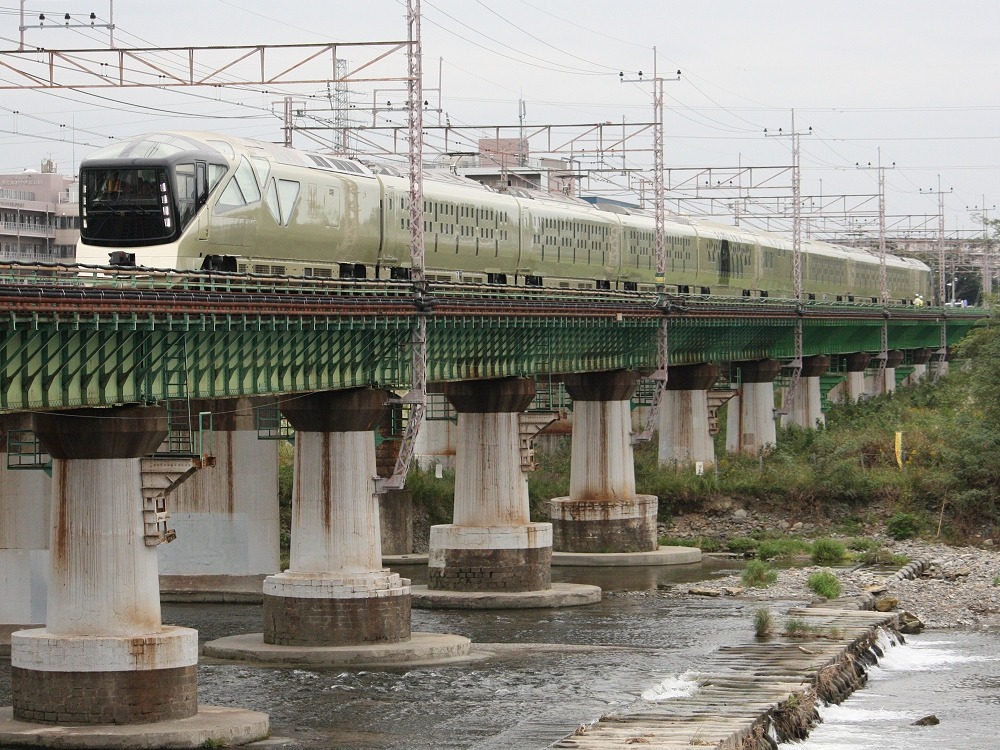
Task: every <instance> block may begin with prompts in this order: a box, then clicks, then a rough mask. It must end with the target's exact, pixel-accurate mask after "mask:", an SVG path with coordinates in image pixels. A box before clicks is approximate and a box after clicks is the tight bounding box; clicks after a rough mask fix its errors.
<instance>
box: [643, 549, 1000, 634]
mask: <svg viewBox="0 0 1000 750" xmlns="http://www.w3.org/2000/svg"><path fill="white" fill-rule="evenodd" d="M883 546H884V548H885V549H887V550H889V551H890V552H892V553H894V554H902V555H906V556H907V557H908V558H909V559H910V560H923V561H925V562H926V563H928V566H929V567H927V569H925V570H924V572H923V574H922V575H920V576H919V577H918V578H915V579H913V580H909V579H905V578H899V577H898V576H896V575H894V573H893V569H889V570H887V569H873V568H867V567H857V566H855V567H853V568H828V567H823V566H815V565H813V566H809V567H803V568H791V569H784V570H780V571H779V573H778V580H777V581H776V582H775V583H773V584H771V585H770V586H768V587H766V588H747V587H744V586H743V585H742V583H741V582H740V577H739V575H729V576H725V577H722V578H718V579H713V580H712V581H710V582H705V583H702V584H699V585H698V586H697V587H694V588H695V589H696V590H702V591H704V593H703V594H691V593H689V592H690V590H691V588H692V587H690V586H687V585H679V586H674V587H672V588H668V589H663V590H661V591H660V592H659V594H660V595H661V596H664V597H682V596H683V597H687V596H697V595H710V594H709V591H712V592H720V593H719V594H718V595H721V596H738V597H741V598H746V599H755V600H763V601H767V600H783V601H796V600H801V601H803V602H810V601H813V600H815V599H816V598H817V597H816V595H815V594H814V593H813V592H812V591H811V590H810V589H809V587H808V586H807V585H806V581H807V579H808V578H809V575H810V574H811V573H815V572H816V571H818V570H830V571H832V572H833V573H834V574H835V575H836V576H837V578H838V579H839V580H840V582H841V584H842V586H843V594H842V596H844V597H850V596H857V595H859V594H863V593H865V592H866V591H867V590H869V588H870V587H880V586H884V587H885V588H886V589H887V591H886V592H885V593H877V594H876V596H877V597H894V598H896V599H898V600H899V602H898V604H897V606H896V609H901V610H906V611H907V612H910V613H911V614H914V615H916V616H917V617H919V618H920V620H921V621H922V622H923V623H924V625H925V626H926V627H928V628H1000V585H998V584H1000V552H997V551H994V550H992V549H984V548H976V547H948V546H945V545H941V544H930V543H927V542H921V541H913V540H910V541H904V542H894V541H891V540H887V541H885V543H884V545H883ZM706 590H707V591H706Z"/></svg>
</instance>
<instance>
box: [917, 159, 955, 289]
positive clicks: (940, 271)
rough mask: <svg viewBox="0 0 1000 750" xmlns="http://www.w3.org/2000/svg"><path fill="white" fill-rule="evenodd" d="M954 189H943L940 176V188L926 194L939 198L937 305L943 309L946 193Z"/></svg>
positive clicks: (939, 176)
mask: <svg viewBox="0 0 1000 750" xmlns="http://www.w3.org/2000/svg"><path fill="white" fill-rule="evenodd" d="M951 191H952V188H948V190H947V191H945V190H942V189H941V175H938V186H937V190H928V191H926V193H924V191H923V190H921V191H920V192H921V193H924V194H925V195H936V196H937V198H938V216H937V218H938V231H937V250H938V269H937V270H938V273H937V278H938V283H937V299H936V300H935V303H936V304H937V305H938V307H943V306H944V303H945V302H947V301H948V300H947V295H946V293H945V291H946V287H945V257H944V196H945V194H946V193H950V192H951Z"/></svg>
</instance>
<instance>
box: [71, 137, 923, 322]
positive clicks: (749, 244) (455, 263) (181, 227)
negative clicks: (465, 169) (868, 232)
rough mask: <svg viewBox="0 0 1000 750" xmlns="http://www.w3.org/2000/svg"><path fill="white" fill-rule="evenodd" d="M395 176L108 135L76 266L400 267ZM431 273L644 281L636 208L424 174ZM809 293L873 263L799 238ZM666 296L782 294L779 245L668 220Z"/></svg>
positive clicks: (402, 212) (231, 144) (87, 203)
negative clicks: (111, 140) (115, 138)
mask: <svg viewBox="0 0 1000 750" xmlns="http://www.w3.org/2000/svg"><path fill="white" fill-rule="evenodd" d="M409 216H410V214H409V183H408V181H407V179H406V177H405V176H404V175H403V174H401V173H400V172H398V171H396V170H394V169H392V168H389V167H369V166H366V165H365V164H362V163H361V162H359V161H356V160H353V159H347V158H341V157H334V156H330V155H326V154H318V153H311V152H306V151H299V150H294V149H289V148H285V147H283V146H278V145H275V144H271V143H265V142H262V141H254V140H249V139H245V138H238V137H234V136H225V135H219V134H215V133H201V132H169V133H153V134H150V135H145V136H140V137H137V138H134V139H130V140H125V141H121V142H117V143H115V144H114V145H112V146H108V147H106V148H103V149H101V150H100V151H97V152H95V153H94V154H92V155H91V156H90V157H88V158H87V159H86V160H85V161H84V162H83V163H82V164H81V166H80V219H81V232H80V234H81V237H80V243H79V245H78V247H77V261H78V262H80V263H89V264H95V265H108V264H109V263H110V264H111V265H118V266H138V267H144V268H159V269H178V270H199V269H201V270H216V271H232V272H242V273H252V274H265V275H282V276H283V275H290V276H310V277H322V278H352V279H392V278H395V279H405V278H408V277H409V263H410V259H409V241H410V227H409V221H410V218H409ZM424 238H425V243H424V247H425V250H424V253H425V269H426V275H427V278H428V279H429V280H430V281H438V282H468V283H482V284H503V285H524V286H535V287H555V288H563V289H608V290H620V291H652V290H654V289H655V288H656V285H657V279H656V253H655V242H654V217H653V215H652V213H651V212H650V211H646V210H642V209H635V208H628V207H624V206H621V205H617V204H610V203H601V202H597V203H590V202H587V201H583V200H579V199H576V198H570V197H566V196H562V195H552V194H548V193H543V192H539V191H529V190H522V189H512V190H511V191H509V192H506V193H498V192H495V191H493V190H491V189H488V188H485V187H483V186H482V185H480V184H479V183H477V182H474V181H472V180H468V179H465V178H462V177H457V176H455V175H452V174H450V173H436V172H428V173H427V174H426V177H425V181H424ZM802 250H803V261H802V262H803V266H802V271H803V292H804V294H805V295H807V297H808V298H809V299H815V300H828V301H844V302H875V301H877V300H878V297H879V259H878V257H877V256H876V255H873V254H872V253H869V252H866V251H860V250H850V249H846V248H843V247H840V246H837V245H832V244H828V243H822V242H804V243H803V245H802ZM665 253H666V273H665V278H664V283H665V284H666V287H667V289H668V291H671V292H674V293H677V294H695V295H729V296H743V297H785V298H787V297H792V296H793V284H792V243H791V242H790V241H789V240H787V239H784V238H782V237H779V236H777V235H773V234H768V233H764V232H757V231H753V230H746V229H743V228H739V227H728V226H723V225H718V224H712V223H709V222H702V221H696V220H693V219H687V218H684V217H677V216H672V217H669V218H668V220H667V221H666V222H665ZM886 270H887V278H888V288H889V297H890V300H891V301H892V302H893V303H896V304H908V303H910V302H912V300H913V299H914V297H915V295H917V294H921V295H923V296H925V297H928V298H929V297H930V271H929V268H928V267H927V266H926V265H925V264H923V263H921V262H919V261H917V260H913V259H909V258H900V257H895V256H889V257H888V258H887V261H886Z"/></svg>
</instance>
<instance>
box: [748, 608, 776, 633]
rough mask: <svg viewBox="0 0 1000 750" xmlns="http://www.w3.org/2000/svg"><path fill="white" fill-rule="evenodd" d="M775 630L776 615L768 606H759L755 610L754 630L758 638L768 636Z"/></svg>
mask: <svg viewBox="0 0 1000 750" xmlns="http://www.w3.org/2000/svg"><path fill="white" fill-rule="evenodd" d="M773 630H774V615H772V614H771V610H769V609H768V608H767V607H757V609H755V610H754V611H753V632H754V635H756V636H757V637H758V638H766V637H767V636H769V635H771V633H772V632H773Z"/></svg>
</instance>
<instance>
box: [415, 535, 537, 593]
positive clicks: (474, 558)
mask: <svg viewBox="0 0 1000 750" xmlns="http://www.w3.org/2000/svg"><path fill="white" fill-rule="evenodd" d="M551 564H552V526H551V524H547V523H528V524H524V525H519V526H458V525H456V524H441V525H438V526H432V527H431V539H430V555H429V559H428V579H427V580H428V587H429V588H431V589H434V590H438V591H505V592H515V591H543V590H545V589H548V588H549V587H550V586H551V584H552V570H551Z"/></svg>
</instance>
